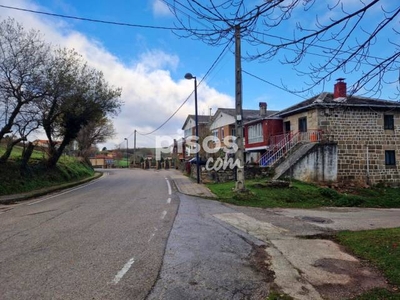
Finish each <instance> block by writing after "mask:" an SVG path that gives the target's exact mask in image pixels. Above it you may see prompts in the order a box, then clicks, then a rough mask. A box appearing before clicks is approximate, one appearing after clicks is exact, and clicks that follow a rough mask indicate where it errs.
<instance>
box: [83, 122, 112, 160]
mask: <svg viewBox="0 0 400 300" xmlns="http://www.w3.org/2000/svg"><path fill="white" fill-rule="evenodd" d="M114 135H115V130H114V126H113V124H112V122H111V121H110V120H109V119H108V118H106V117H104V118H101V119H99V120H93V121H90V122H89V123H88V124H87V125H85V126H84V127H82V129H81V130H80V131H79V133H78V136H77V137H76V139H75V140H76V141H77V142H78V155H79V156H81V157H83V158H85V159H87V158H89V156H90V154H91V149H92V147H93V146H94V145H96V144H97V143H104V142H105V141H106V140H107V139H108V138H111V137H113V136H114Z"/></svg>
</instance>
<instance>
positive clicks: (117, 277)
mask: <svg viewBox="0 0 400 300" xmlns="http://www.w3.org/2000/svg"><path fill="white" fill-rule="evenodd" d="M134 262H135V259H134V258H133V257H132V258H131V259H130V260H129V261H128V262H127V263H126V264H125V266H124V267H123V268H122V269H121V270H120V271H119V272H118V273H117V275H115V277H114V280H113V281H112V283H114V284H117V283H118V282H119V281H120V280H121V279H122V277H124V275H125V274H126V272H128V271H129V269H130V268H131V267H132V265H133V263H134Z"/></svg>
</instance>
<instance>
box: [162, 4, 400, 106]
mask: <svg viewBox="0 0 400 300" xmlns="http://www.w3.org/2000/svg"><path fill="white" fill-rule="evenodd" d="M162 1H163V2H164V3H166V4H167V5H168V6H169V8H170V10H171V11H172V13H173V14H174V15H175V16H176V19H177V22H178V24H177V27H184V28H186V29H187V31H186V32H187V36H190V37H196V38H198V39H201V40H202V41H204V42H206V43H208V44H210V45H220V44H224V43H229V42H231V40H232V36H233V34H234V29H235V26H239V27H240V32H241V37H242V42H246V43H248V44H249V45H250V46H253V48H252V49H250V50H248V53H247V55H246V56H244V58H245V59H248V60H259V61H269V60H271V59H276V58H278V57H279V58H280V62H281V63H282V64H290V65H291V66H293V68H294V69H295V70H296V71H297V74H298V75H300V76H306V77H307V78H308V82H307V83H306V86H305V88H304V89H302V90H299V91H297V92H305V91H312V89H313V88H314V87H316V86H318V85H322V86H323V84H324V83H325V82H326V81H327V80H330V78H331V77H332V76H339V77H342V76H344V74H351V73H357V74H359V75H358V80H357V81H356V82H354V83H353V85H352V86H351V87H350V93H356V92H361V93H363V94H369V95H379V94H380V93H381V91H382V89H383V87H384V86H389V85H390V86H396V88H397V91H396V92H395V97H396V98H397V99H399V97H400V89H399V81H400V79H399V67H400V43H399V37H400V34H399V33H400V31H399V15H400V4H399V2H398V1H382V0H369V1H366V0H359V1H358V2H356V1H345V0H330V1H322V2H320V1H315V0H290V1H283V0H266V1H262V2H261V1H260V2H258V5H256V4H253V6H250V4H249V2H248V1H244V0H220V1H218V0H207V1H203V0H202V1H200V0H180V1H178V0H162ZM287 28H293V32H292V35H291V36H282V35H281V34H280V32H281V31H283V30H286V29H287ZM179 32H180V31H179ZM179 32H178V31H177V33H178V34H180V33H179ZM180 35H182V34H180ZM372 53H379V55H376V54H375V55H373V54H372Z"/></svg>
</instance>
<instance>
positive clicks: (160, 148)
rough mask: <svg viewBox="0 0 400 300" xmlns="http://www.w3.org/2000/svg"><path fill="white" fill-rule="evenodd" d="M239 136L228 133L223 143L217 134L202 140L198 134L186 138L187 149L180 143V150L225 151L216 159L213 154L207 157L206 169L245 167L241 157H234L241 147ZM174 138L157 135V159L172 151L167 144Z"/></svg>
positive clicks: (194, 151) (193, 151)
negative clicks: (162, 154)
mask: <svg viewBox="0 0 400 300" xmlns="http://www.w3.org/2000/svg"><path fill="white" fill-rule="evenodd" d="M236 140H237V137H236V136H232V135H228V136H226V137H224V139H223V143H221V140H220V139H219V138H217V137H215V136H207V137H205V138H204V139H203V140H202V141H201V142H200V138H199V137H198V136H195V135H192V136H188V137H186V138H185V149H183V145H182V143H179V145H177V146H178V152H180V153H182V152H183V151H185V150H186V151H188V152H189V155H191V154H196V153H198V152H200V151H201V149H203V150H204V152H205V153H208V154H210V155H212V154H215V153H217V152H220V150H222V151H223V153H224V154H225V155H224V157H223V158H222V157H218V158H216V159H214V158H213V157H212V156H210V157H208V158H207V161H206V163H205V169H206V170H207V171H212V170H215V171H218V170H221V169H223V170H226V169H235V168H243V167H244V166H243V165H241V164H240V160H239V159H234V158H233V156H234V154H235V153H236V152H237V150H238V149H239V147H238V145H237V143H236ZM173 144H174V139H173V138H172V137H170V136H157V137H156V159H157V160H160V159H161V153H170V152H171V149H170V148H169V147H166V145H173Z"/></svg>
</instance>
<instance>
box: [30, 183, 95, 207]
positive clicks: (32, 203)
mask: <svg viewBox="0 0 400 300" xmlns="http://www.w3.org/2000/svg"><path fill="white" fill-rule="evenodd" d="M96 182H97V180H95V181H93V182H91V183H88V184H85V185H81V186H79V187H77V188H74V189H70V190H67V191H65V192H63V193H59V194H56V195H53V196H50V197H47V198H44V199H41V200H38V201H35V202H31V203H27V204H26V205H28V206H31V205H34V204H37V203H40V202H43V201H46V200H49V199H52V198H55V197H58V196H61V195H64V194H68V193H70V192H73V191H76V190H79V189H82V188H84V187H87V186H89V185H92V184H94V183H96Z"/></svg>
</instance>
